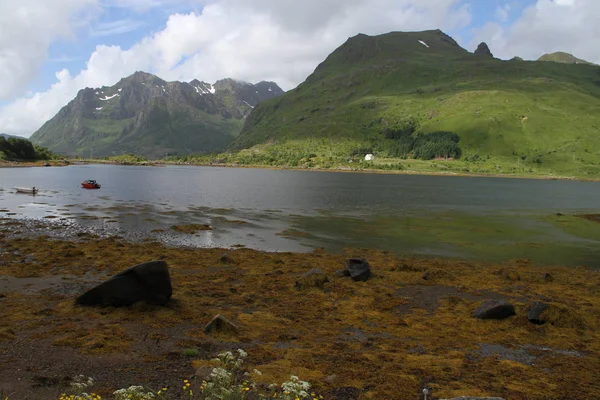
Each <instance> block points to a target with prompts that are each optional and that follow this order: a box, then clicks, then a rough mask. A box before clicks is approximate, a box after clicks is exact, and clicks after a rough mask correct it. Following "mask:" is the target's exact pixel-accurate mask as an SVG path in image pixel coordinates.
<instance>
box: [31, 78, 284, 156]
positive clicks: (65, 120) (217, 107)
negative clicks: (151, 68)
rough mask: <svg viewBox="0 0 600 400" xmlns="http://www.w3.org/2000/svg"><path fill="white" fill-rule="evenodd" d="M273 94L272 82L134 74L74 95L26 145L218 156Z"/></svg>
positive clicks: (105, 152) (77, 150)
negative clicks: (171, 79) (211, 153)
mask: <svg viewBox="0 0 600 400" xmlns="http://www.w3.org/2000/svg"><path fill="white" fill-rule="evenodd" d="M280 94H283V90H281V88H279V86H278V85H277V84H276V83H274V82H260V83H259V84H257V85H253V84H251V83H248V82H241V81H236V80H234V79H223V80H220V81H218V82H217V83H215V84H214V85H212V84H210V83H206V82H203V81H200V80H198V79H194V80H192V81H190V82H177V81H174V82H167V81H165V80H163V79H161V78H159V77H157V76H156V75H153V74H150V73H147V72H143V71H137V72H135V73H134V74H132V75H130V76H128V77H125V78H123V79H121V80H120V81H119V82H117V84H115V85H114V86H110V87H108V86H103V87H101V88H85V89H83V90H81V91H79V93H78V94H77V97H76V98H75V99H73V100H72V101H71V102H69V104H67V105H66V106H65V107H63V108H62V109H61V110H60V111H59V113H58V114H57V115H56V116H55V117H54V118H52V119H51V120H49V121H48V122H46V124H44V126H42V127H41V128H40V129H39V130H38V131H37V132H36V133H34V134H33V136H32V139H33V140H34V141H35V142H36V143H39V144H43V145H44V146H46V147H48V148H50V149H51V150H53V151H55V152H57V153H63V154H68V155H75V154H89V153H88V152H90V151H91V150H92V149H93V154H94V155H96V156H110V155H115V154H123V153H127V152H132V153H136V154H139V155H144V156H150V157H154V156H158V155H161V154H162V155H164V154H165V152H168V153H169V154H188V153H191V152H206V151H215V150H222V149H224V148H225V147H226V146H227V144H229V142H230V141H231V140H233V138H234V137H235V136H237V134H239V131H240V130H241V127H242V125H243V119H244V118H245V117H246V116H247V115H248V114H249V113H250V111H251V110H252V109H253V108H254V107H255V106H256V105H257V104H258V103H260V102H261V101H264V100H267V99H270V98H272V97H275V96H277V95H280Z"/></svg>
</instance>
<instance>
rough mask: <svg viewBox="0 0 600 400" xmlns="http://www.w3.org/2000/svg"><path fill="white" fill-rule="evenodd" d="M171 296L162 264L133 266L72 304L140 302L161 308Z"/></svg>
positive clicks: (115, 305)
mask: <svg viewBox="0 0 600 400" xmlns="http://www.w3.org/2000/svg"><path fill="white" fill-rule="evenodd" d="M172 294H173V289H172V288H171V277H170V276H169V267H168V265H167V263H166V262H164V261H150V262H147V263H143V264H138V265H136V266H133V267H131V268H129V269H127V270H125V271H123V272H121V273H119V274H117V275H115V276H113V277H112V278H110V279H109V280H107V281H105V282H103V283H101V284H99V285H98V286H96V287H94V288H93V289H90V290H88V291H87V292H85V293H84V294H82V295H81V296H79V297H78V298H77V300H76V301H75V302H76V303H77V304H79V305H82V306H113V307H120V306H128V305H131V304H133V303H137V302H139V301H144V302H146V303H148V304H157V305H164V304H166V303H167V302H168V301H169V299H170V298H171V296H172Z"/></svg>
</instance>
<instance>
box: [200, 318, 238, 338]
mask: <svg viewBox="0 0 600 400" xmlns="http://www.w3.org/2000/svg"><path fill="white" fill-rule="evenodd" d="M237 332H238V328H237V326H236V325H235V324H234V323H233V322H231V321H229V320H228V319H227V318H225V317H224V316H222V315H221V314H218V315H217V316H215V317H214V318H213V319H212V320H211V321H210V322H209V323H208V324H206V326H205V327H204V333H207V334H210V333H223V334H228V335H235V334H236V333H237Z"/></svg>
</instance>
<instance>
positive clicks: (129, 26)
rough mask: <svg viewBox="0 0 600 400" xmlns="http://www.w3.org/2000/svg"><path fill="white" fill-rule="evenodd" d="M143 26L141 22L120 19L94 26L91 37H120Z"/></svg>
mask: <svg viewBox="0 0 600 400" xmlns="http://www.w3.org/2000/svg"><path fill="white" fill-rule="evenodd" d="M142 26H144V22H143V21H137V20H132V19H129V18H127V19H120V20H117V21H111V22H102V23H99V24H97V25H96V26H94V28H93V29H92V36H112V35H120V34H122V33H127V32H131V31H135V30H138V29H140V28H141V27H142Z"/></svg>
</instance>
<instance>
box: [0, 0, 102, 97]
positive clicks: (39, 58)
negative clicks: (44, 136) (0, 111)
mask: <svg viewBox="0 0 600 400" xmlns="http://www.w3.org/2000/svg"><path fill="white" fill-rule="evenodd" d="M95 3H96V0H44V1H39V0H18V1H10V0H2V1H0V27H1V28H0V99H3V98H8V97H10V96H14V95H15V94H17V93H19V92H21V93H22V90H24V87H25V85H26V84H27V83H28V82H29V81H30V80H31V79H32V78H33V77H34V76H35V75H36V73H37V72H38V70H39V69H40V67H41V66H42V64H43V63H44V61H45V59H46V57H47V52H48V47H49V46H50V44H51V43H52V42H53V41H54V40H56V39H59V38H69V37H71V36H72V35H73V29H74V28H77V26H78V25H80V24H82V23H85V21H86V20H87V18H88V16H87V15H86V14H84V13H85V12H86V11H89V10H91V9H93V6H94V5H95Z"/></svg>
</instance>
